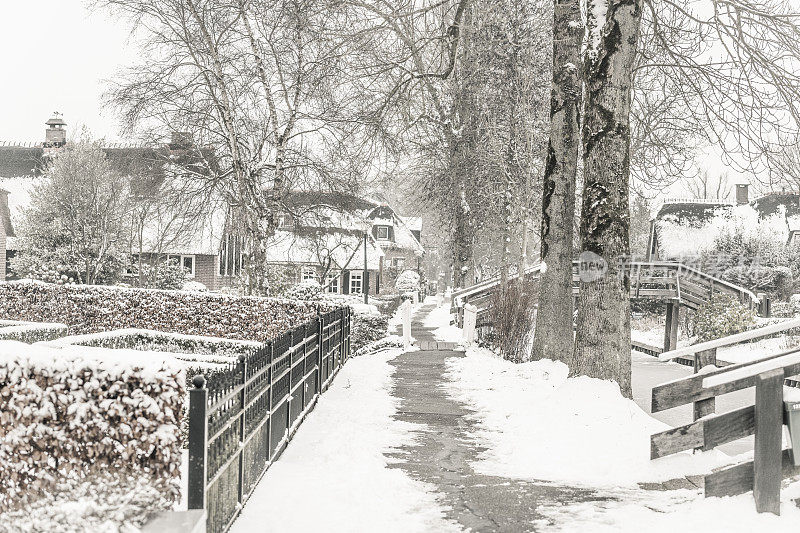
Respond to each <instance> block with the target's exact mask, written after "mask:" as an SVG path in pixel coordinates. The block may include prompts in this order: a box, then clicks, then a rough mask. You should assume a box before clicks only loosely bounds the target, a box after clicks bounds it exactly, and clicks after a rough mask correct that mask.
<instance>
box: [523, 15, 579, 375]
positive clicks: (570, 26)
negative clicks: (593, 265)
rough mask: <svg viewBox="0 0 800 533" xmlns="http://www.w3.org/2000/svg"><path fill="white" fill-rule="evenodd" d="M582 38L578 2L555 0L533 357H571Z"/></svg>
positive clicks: (565, 358)
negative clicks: (540, 270)
mask: <svg viewBox="0 0 800 533" xmlns="http://www.w3.org/2000/svg"><path fill="white" fill-rule="evenodd" d="M582 38H583V25H582V24H581V11H580V2H579V1H578V0H556V1H555V6H554V13H553V82H552V93H551V102H550V142H549V144H548V147H547V161H546V164H545V169H544V181H543V187H542V224H541V239H542V243H541V259H542V262H543V263H544V264H545V265H546V268H545V271H544V272H543V273H542V274H541V284H540V289H539V311H538V313H537V315H536V329H535V334H534V340H533V352H532V354H531V355H532V358H533V359H544V358H547V359H553V360H561V361H569V359H570V358H571V356H572V353H571V350H572V346H573V335H572V248H573V220H574V218H575V174H576V171H577V166H578V143H579V142H580V103H581V81H580V78H579V74H578V65H579V64H580V47H581V41H582Z"/></svg>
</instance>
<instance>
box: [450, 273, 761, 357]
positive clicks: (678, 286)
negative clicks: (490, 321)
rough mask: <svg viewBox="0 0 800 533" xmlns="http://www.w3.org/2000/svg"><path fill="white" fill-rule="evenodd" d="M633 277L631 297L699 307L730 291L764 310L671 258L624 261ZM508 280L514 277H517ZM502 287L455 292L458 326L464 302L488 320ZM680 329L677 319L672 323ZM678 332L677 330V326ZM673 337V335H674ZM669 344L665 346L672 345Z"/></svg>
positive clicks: (742, 294)
mask: <svg viewBox="0 0 800 533" xmlns="http://www.w3.org/2000/svg"><path fill="white" fill-rule="evenodd" d="M624 267H625V268H626V269H627V270H628V275H629V279H630V295H631V298H632V299H648V300H664V301H671V302H674V303H676V304H677V305H682V306H685V307H689V308H691V309H696V308H698V307H699V306H700V305H702V304H703V303H705V302H707V301H708V300H710V299H711V297H712V296H713V295H714V294H727V295H729V296H731V297H733V298H734V299H736V300H738V301H739V302H741V303H743V304H744V305H747V306H748V307H750V308H752V309H759V311H761V303H762V299H761V298H759V297H758V296H756V295H755V294H754V293H753V292H752V291H749V290H747V289H745V288H744V287H739V286H737V285H734V284H732V283H729V282H727V281H724V280H721V279H719V278H716V277H714V276H711V275H709V274H706V273H705V272H702V271H700V270H697V269H695V268H692V267H690V266H687V265H684V264H683V263H677V262H670V261H647V262H645V261H633V262H629V263H625V265H624ZM572 268H573V275H572V285H573V287H572V294H573V295H574V296H577V294H578V291H579V290H580V277H579V273H578V268H579V262H578V261H574V262H573V267H572ZM540 272H541V265H540V264H537V265H533V266H531V267H530V268H528V269H527V270H526V271H525V276H526V278H528V277H532V278H534V279H535V278H538V277H539V275H540ZM509 279H515V277H514V276H512V277H510V278H509ZM499 286H500V280H499V279H498V278H494V279H490V280H486V281H484V282H481V283H478V284H476V285H473V286H471V287H468V288H466V289H461V290H459V291H456V292H454V293H453V295H452V297H453V303H452V308H453V311H454V312H455V313H456V316H457V319H458V325H459V326H460V325H461V324H462V321H463V309H464V305H466V304H467V303H471V304H473V305H475V306H476V307H477V308H478V323H479V324H481V323H485V322H486V320H485V316H486V315H487V313H488V311H489V302H490V300H491V296H492V294H493V293H494V292H495V291H496V290H497V288H498V287H499ZM671 324H672V325H673V326H674V327H675V328H677V324H678V322H677V320H674V321H672V322H671ZM674 333H675V334H677V329H675V332H674ZM673 336H674V335H673ZM672 347H673V346H672V345H669V344H668V345H667V346H666V348H667V349H669V348H672Z"/></svg>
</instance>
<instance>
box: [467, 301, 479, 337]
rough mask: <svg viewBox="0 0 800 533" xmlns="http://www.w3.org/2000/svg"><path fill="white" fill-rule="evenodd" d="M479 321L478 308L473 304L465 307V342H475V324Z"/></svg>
mask: <svg viewBox="0 0 800 533" xmlns="http://www.w3.org/2000/svg"><path fill="white" fill-rule="evenodd" d="M477 319H478V308H477V307H475V306H474V305H472V304H467V305H465V306H464V342H465V343H467V344H472V343H473V342H475V323H476V321H477Z"/></svg>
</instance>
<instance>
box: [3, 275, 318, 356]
mask: <svg viewBox="0 0 800 533" xmlns="http://www.w3.org/2000/svg"><path fill="white" fill-rule="evenodd" d="M333 307H334V306H332V305H329V304H326V303H324V302H317V303H308V302H297V301H288V300H278V299H274V298H257V297H246V296H238V297H235V296H225V295H220V294H204V293H196V292H177V291H160V290H148V289H125V288H119V287H100V286H85V285H84V286H80V285H70V286H64V285H51V284H46V283H32V282H27V283H25V282H11V283H2V284H0V318H5V319H10V320H25V321H32V322H63V323H65V324H67V325H68V326H69V329H70V332H71V333H73V334H83V333H97V332H100V331H110V330H114V329H126V328H138V329H153V330H158V331H166V332H174V333H184V334H189V335H208V336H213V337H225V338H229V339H245V340H254V341H262V342H263V341H267V340H269V339H271V338H274V337H276V336H278V335H280V334H282V333H283V332H284V331H286V330H288V329H291V328H293V327H295V326H297V325H299V324H301V323H303V322H305V321H307V320H309V319H311V318H312V317H314V316H316V314H317V311H318V310H319V311H322V312H325V311H329V310H332V309H333Z"/></svg>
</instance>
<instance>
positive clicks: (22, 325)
mask: <svg viewBox="0 0 800 533" xmlns="http://www.w3.org/2000/svg"><path fill="white" fill-rule="evenodd" d="M67 330H68V328H67V326H66V324H55V323H36V322H15V321H9V320H0V340H9V341H20V342H24V343H27V344H31V343H34V342H42V341H51V340H54V339H58V338H59V337H63V336H65V335H66V334H67Z"/></svg>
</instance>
